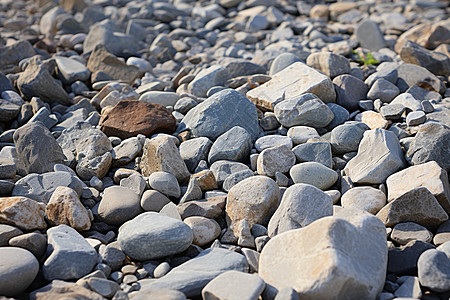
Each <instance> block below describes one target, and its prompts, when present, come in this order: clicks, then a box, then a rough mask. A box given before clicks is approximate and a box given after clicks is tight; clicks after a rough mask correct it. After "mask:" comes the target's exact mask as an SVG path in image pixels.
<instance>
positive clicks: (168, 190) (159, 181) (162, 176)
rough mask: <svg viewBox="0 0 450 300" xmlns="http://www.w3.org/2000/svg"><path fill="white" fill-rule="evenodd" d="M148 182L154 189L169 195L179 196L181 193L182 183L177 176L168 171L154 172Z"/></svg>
mask: <svg viewBox="0 0 450 300" xmlns="http://www.w3.org/2000/svg"><path fill="white" fill-rule="evenodd" d="M148 184H149V185H150V187H151V188H152V189H155V190H157V191H158V192H161V193H163V194H164V195H166V196H168V197H175V198H179V197H180V195H181V190H180V185H179V184H178V181H177V179H176V177H175V176H173V175H172V174H170V173H167V172H153V173H152V174H150V176H149V177H148Z"/></svg>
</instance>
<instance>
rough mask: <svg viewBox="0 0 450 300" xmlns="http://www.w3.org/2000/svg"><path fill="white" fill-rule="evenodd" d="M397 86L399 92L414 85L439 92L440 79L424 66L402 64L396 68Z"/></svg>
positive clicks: (440, 88)
mask: <svg viewBox="0 0 450 300" xmlns="http://www.w3.org/2000/svg"><path fill="white" fill-rule="evenodd" d="M397 73H398V77H397V83H396V85H397V87H398V88H399V89H400V92H402V93H403V92H405V91H406V90H407V89H409V88H410V87H412V86H414V85H419V86H421V87H424V88H426V89H427V90H429V91H434V92H438V93H439V92H441V91H442V90H443V88H442V86H441V81H440V80H439V78H437V77H436V75H434V74H433V73H431V72H430V71H428V70H427V69H425V68H424V67H421V66H418V65H413V64H402V65H400V66H398V68H397Z"/></svg>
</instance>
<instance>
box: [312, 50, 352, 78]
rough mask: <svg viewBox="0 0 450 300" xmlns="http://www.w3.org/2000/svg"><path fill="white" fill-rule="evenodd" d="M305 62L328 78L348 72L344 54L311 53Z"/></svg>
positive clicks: (347, 62)
mask: <svg viewBox="0 0 450 300" xmlns="http://www.w3.org/2000/svg"><path fill="white" fill-rule="evenodd" d="M306 63H307V64H308V66H310V67H313V68H315V69H317V70H319V71H321V72H322V73H324V74H325V75H327V76H328V77H330V78H334V77H336V76H338V75H342V74H348V73H350V63H349V61H348V60H347V59H346V58H345V57H344V56H342V55H339V54H334V53H331V52H319V53H313V54H311V55H309V56H308V59H307V60H306Z"/></svg>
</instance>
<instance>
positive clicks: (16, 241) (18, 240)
mask: <svg viewBox="0 0 450 300" xmlns="http://www.w3.org/2000/svg"><path fill="white" fill-rule="evenodd" d="M9 245H10V246H12V247H19V248H23V249H26V250H28V251H30V252H31V253H33V255H34V256H35V257H36V258H38V259H41V258H43V257H44V255H45V250H46V249H47V238H46V237H45V235H43V234H41V233H37V232H31V233H25V234H22V235H19V236H16V237H13V238H11V239H10V240H9Z"/></svg>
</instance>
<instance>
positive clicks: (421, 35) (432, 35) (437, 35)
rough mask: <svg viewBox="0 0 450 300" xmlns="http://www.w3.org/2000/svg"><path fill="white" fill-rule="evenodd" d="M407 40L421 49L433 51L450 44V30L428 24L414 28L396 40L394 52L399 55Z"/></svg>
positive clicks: (439, 24) (440, 25)
mask: <svg viewBox="0 0 450 300" xmlns="http://www.w3.org/2000/svg"><path fill="white" fill-rule="evenodd" d="M407 40H409V41H412V42H415V43H417V44H419V45H420V46H422V47H425V48H428V49H434V48H436V47H437V46H439V45H440V44H449V43H450V30H449V29H447V28H446V27H445V26H443V24H441V23H437V24H431V23H428V24H420V25H417V26H414V27H413V28H411V29H410V30H408V31H406V32H405V33H403V34H402V35H401V36H400V37H399V38H398V39H397V43H396V44H395V51H396V52H397V53H400V51H401V50H402V48H403V44H404V43H405V42H406V41H407Z"/></svg>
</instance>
